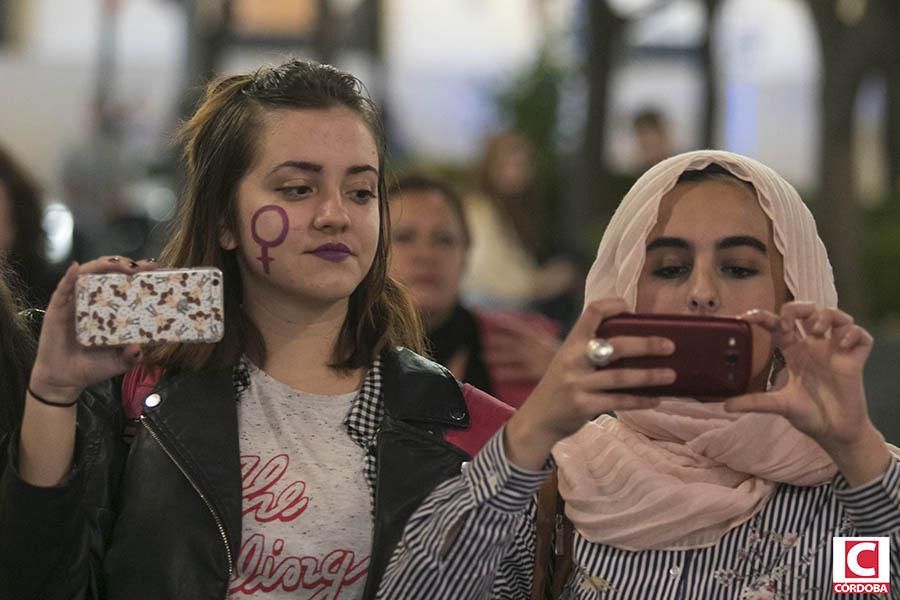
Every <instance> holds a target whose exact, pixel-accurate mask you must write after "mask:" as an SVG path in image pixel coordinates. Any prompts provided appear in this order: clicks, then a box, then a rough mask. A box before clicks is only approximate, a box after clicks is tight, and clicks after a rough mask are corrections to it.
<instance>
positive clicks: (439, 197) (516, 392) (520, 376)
mask: <svg viewBox="0 0 900 600" xmlns="http://www.w3.org/2000/svg"><path fill="white" fill-rule="evenodd" d="M390 210H391V222H392V228H391V230H392V238H393V239H392V247H391V258H390V273H391V275H392V276H393V277H394V278H395V279H397V281H399V282H400V283H402V284H404V285H405V286H406V287H407V288H408V289H409V291H410V293H411V294H412V297H413V301H414V302H415V304H416V308H418V310H419V314H420V315H421V317H422V319H423V321H424V324H425V328H426V330H427V333H426V338H427V341H428V348H429V351H430V353H431V356H432V357H433V358H434V359H435V360H436V361H437V362H439V363H441V364H442V365H445V366H446V367H447V368H449V369H450V371H451V372H452V373H453V374H454V375H455V376H456V377H457V378H458V379H459V380H460V381H465V382H468V383H471V384H472V385H474V386H476V387H478V388H479V389H482V390H485V391H487V392H488V393H491V394H493V395H495V396H496V397H497V398H499V399H500V400H503V401H504V402H506V403H507V404H509V405H511V406H514V407H518V406H520V405H521V404H522V403H523V402H524V401H525V398H527V397H528V394H529V393H530V392H531V389H532V388H533V387H534V385H535V384H536V383H537V382H538V380H540V378H541V377H542V376H543V374H544V371H545V370H546V368H547V365H549V364H550V361H551V360H552V359H553V355H554V353H555V352H556V350H557V348H558V347H559V340H558V339H557V337H556V333H557V331H558V329H559V328H558V326H557V325H556V324H555V323H553V322H552V321H550V320H549V319H546V318H544V317H542V316H541V315H539V314H535V313H527V312H524V311H503V312H501V311H493V312H491V311H487V310H477V311H472V310H469V309H468V308H466V307H465V306H464V305H463V302H462V300H461V297H460V287H461V283H462V279H463V276H464V273H465V271H466V266H467V263H468V254H469V249H470V248H471V246H472V243H473V242H472V238H471V235H470V232H469V226H468V221H467V218H466V214H465V209H464V207H463V203H462V200H461V199H460V197H459V195H458V194H457V193H456V191H455V190H454V189H453V188H452V187H451V186H450V185H449V184H447V183H446V182H444V181H442V180H440V179H438V178H434V177H429V176H427V175H422V174H408V175H406V176H403V177H401V178H400V179H399V180H398V181H397V183H396V184H395V185H394V186H392V188H391V190H390ZM497 277H498V278H501V279H502V278H503V277H505V272H501V273H499V274H498V275H497Z"/></svg>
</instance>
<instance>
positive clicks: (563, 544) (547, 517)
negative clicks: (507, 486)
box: [531, 469, 574, 600]
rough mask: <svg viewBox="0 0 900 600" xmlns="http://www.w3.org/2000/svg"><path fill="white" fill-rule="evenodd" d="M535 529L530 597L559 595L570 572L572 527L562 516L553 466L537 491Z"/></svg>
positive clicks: (541, 598) (534, 599)
mask: <svg viewBox="0 0 900 600" xmlns="http://www.w3.org/2000/svg"><path fill="white" fill-rule="evenodd" d="M535 530H536V535H535V543H534V579H533V581H532V588H531V599H532V600H549V599H555V598H559V597H560V596H561V595H562V592H563V589H564V588H565V586H566V582H567V581H568V580H569V575H570V574H571V572H572V565H573V563H572V548H573V542H574V528H573V526H572V522H571V521H569V519H568V518H567V517H566V515H565V502H563V499H562V497H561V496H560V495H559V488H558V476H557V471H556V470H555V469H554V471H553V474H552V475H551V476H550V477H549V478H548V479H547V481H546V482H545V483H544V486H543V487H542V488H541V489H540V491H538V498H537V517H536V523H535Z"/></svg>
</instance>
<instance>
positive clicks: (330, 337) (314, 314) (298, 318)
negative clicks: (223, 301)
mask: <svg viewBox="0 0 900 600" xmlns="http://www.w3.org/2000/svg"><path fill="white" fill-rule="evenodd" d="M347 307H348V300H347V299H344V300H341V301H339V302H334V303H303V302H299V301H297V300H296V299H284V300H280V299H272V298H259V297H252V298H251V297H246V298H245V299H244V313H245V314H246V316H247V317H248V318H250V319H251V320H252V322H253V323H254V324H255V325H256V327H257V328H258V329H259V332H260V334H261V335H262V339H263V342H264V343H265V348H266V356H265V359H264V360H260V357H258V356H250V357H249V358H250V359H251V360H252V361H254V362H255V363H256V364H257V365H258V366H259V367H260V368H261V369H262V370H264V371H265V372H266V373H268V374H269V375H270V376H272V377H273V378H275V379H276V380H278V381H281V382H282V383H284V384H286V385H289V386H291V387H292V388H294V389H297V390H301V391H304V392H309V393H313V394H342V393H347V392H352V391H353V390H356V389H358V388H359V386H360V385H361V383H362V375H363V370H362V369H356V370H354V371H351V372H340V371H337V370H335V369H333V368H332V367H330V366H329V365H330V363H331V362H332V354H333V351H334V347H335V343H336V342H337V339H338V336H339V335H340V332H341V327H342V326H343V324H344V319H345V318H346V315H347Z"/></svg>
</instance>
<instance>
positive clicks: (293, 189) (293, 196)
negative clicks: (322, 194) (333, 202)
mask: <svg viewBox="0 0 900 600" xmlns="http://www.w3.org/2000/svg"><path fill="white" fill-rule="evenodd" d="M278 191H279V192H281V194H282V195H283V196H284V197H285V198H288V199H289V200H297V199H299V198H304V197H306V196H308V195H309V194H310V192H312V188H311V187H310V186H308V185H291V186H286V187H283V188H278Z"/></svg>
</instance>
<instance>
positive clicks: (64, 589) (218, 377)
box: [0, 349, 469, 600]
mask: <svg viewBox="0 0 900 600" xmlns="http://www.w3.org/2000/svg"><path fill="white" fill-rule="evenodd" d="M382 377H383V388H382V390H383V391H382V397H383V400H384V408H385V418H384V422H383V425H382V427H381V430H380V433H379V436H378V440H377V452H378V457H377V468H378V475H377V482H376V488H375V522H374V526H375V528H374V537H373V545H372V550H371V558H370V566H369V574H368V579H367V584H366V590H365V598H374V596H375V591H376V588H377V585H378V582H379V581H380V579H381V576H382V575H383V573H384V569H385V567H386V566H387V562H388V560H389V558H390V555H391V551H392V549H393V547H394V545H395V544H396V542H397V540H398V539H399V536H400V534H401V533H402V530H403V526H404V524H405V522H406V520H407V518H408V517H409V515H410V514H411V513H412V511H413V510H414V509H415V508H416V507H417V506H418V505H419V503H420V502H421V500H422V499H423V498H424V497H425V496H426V495H427V494H428V493H429V492H430V491H431V490H432V489H433V488H434V486H435V485H437V484H438V483H440V482H442V481H444V480H446V479H449V478H450V477H452V476H453V475H455V474H457V473H459V470H460V465H461V463H462V462H463V461H466V460H469V456H468V455H467V454H466V453H465V452H463V451H462V450H459V449H458V448H456V447H455V446H452V445H450V444H449V443H447V442H446V441H444V433H445V432H446V431H447V429H448V428H463V427H467V426H468V421H469V416H468V413H467V410H466V404H465V401H464V399H463V396H462V393H461V391H460V389H459V386H458V384H457V383H456V381H455V380H454V379H453V378H452V376H450V375H449V374H448V373H447V372H446V370H443V369H441V368H439V367H438V366H436V365H435V364H434V363H432V362H430V361H428V360H426V359H424V358H422V357H420V356H418V355H416V354H414V353H413V352H410V351H408V350H405V349H397V350H392V351H388V352H386V353H385V354H384V355H383V357H382ZM120 390H121V378H117V379H113V380H110V381H108V382H105V383H104V384H101V385H98V386H95V387H92V388H90V389H89V390H87V391H86V392H85V394H84V395H83V397H82V399H81V404H80V406H79V409H78V434H77V442H76V461H77V464H76V466H75V467H74V468H73V471H72V473H71V475H70V476H69V478H68V479H67V481H65V482H64V483H63V484H62V485H60V486H58V487H55V488H34V487H31V486H28V485H27V484H25V483H24V482H23V481H21V479H19V478H18V476H17V475H16V473H15V470H14V469H13V468H12V465H14V464H16V457H15V451H16V448H17V438H16V436H15V435H12V436H9V437H11V438H12V439H10V440H7V442H8V444H9V449H10V458H9V460H8V462H7V464H6V469H5V472H4V474H3V477H2V479H0V540H2V543H0V595H3V594H9V595H10V596H9V597H11V598H15V599H16V600H25V599H32V598H35V599H38V598H39V599H40V600H55V599H66V600H69V599H72V598H91V599H94V598H111V599H117V600H118V599H127V600H140V599H143V598H147V599H151V598H152V599H154V600H158V599H163V598H165V599H175V598H185V599H190V600H205V599H215V600H222V599H223V598H225V597H226V593H227V587H228V581H229V574H230V572H231V569H232V561H233V559H234V556H235V554H236V549H237V548H240V544H241V510H242V506H241V501H242V498H241V471H240V457H239V445H238V444H239V442H238V430H237V427H238V420H237V409H236V402H235V401H234V398H235V391H234V387H233V384H232V373H231V371H230V370H227V371H226V370H218V371H216V370H208V371H201V372H193V373H184V374H181V375H177V376H173V377H169V378H164V379H163V380H162V381H161V382H160V383H159V384H158V385H157V387H156V393H157V394H159V395H160V397H161V399H162V401H161V402H160V403H159V405H158V406H157V407H155V408H154V409H153V410H145V411H144V414H143V416H142V417H141V426H140V427H139V428H138V430H137V434H136V436H135V438H134V441H133V443H132V444H131V446H130V448H129V446H127V445H126V444H125V443H124V442H123V441H122V436H121V432H122V431H123V428H124V427H125V425H126V423H125V417H124V414H123V410H122V407H121V391H120ZM229 400H230V401H229ZM365 509H366V510H368V507H365Z"/></svg>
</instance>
